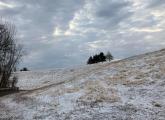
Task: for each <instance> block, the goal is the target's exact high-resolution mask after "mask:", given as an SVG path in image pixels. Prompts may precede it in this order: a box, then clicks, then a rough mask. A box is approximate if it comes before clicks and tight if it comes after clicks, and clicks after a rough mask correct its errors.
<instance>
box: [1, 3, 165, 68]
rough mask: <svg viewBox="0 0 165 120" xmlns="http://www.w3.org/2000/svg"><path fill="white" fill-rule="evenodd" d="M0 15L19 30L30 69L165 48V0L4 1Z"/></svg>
mask: <svg viewBox="0 0 165 120" xmlns="http://www.w3.org/2000/svg"><path fill="white" fill-rule="evenodd" d="M0 15H1V16H2V17H3V18H5V19H6V20H7V21H10V22H12V23H14V24H15V26H16V28H17V35H16V37H17V39H18V40H19V42H20V43H21V44H23V45H24V48H25V50H26V51H27V53H28V54H27V55H26V56H25V57H24V59H23V62H22V63H21V66H26V67H28V68H30V69H45V68H57V67H58V68H59V67H68V66H73V65H78V64H86V60H87V59H88V57H89V56H90V55H93V54H95V53H98V52H100V51H103V52H105V53H106V52H107V51H110V52H111V53H112V54H113V56H114V57H115V58H119V59H120V58H125V57H128V56H132V55H136V54H140V53H144V52H148V51H153V50H158V49H161V48H165V0H0Z"/></svg>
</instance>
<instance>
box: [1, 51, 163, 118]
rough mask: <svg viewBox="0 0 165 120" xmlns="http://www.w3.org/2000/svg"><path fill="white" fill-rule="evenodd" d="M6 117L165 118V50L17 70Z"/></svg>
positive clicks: (3, 99) (4, 111) (3, 104)
mask: <svg viewBox="0 0 165 120" xmlns="http://www.w3.org/2000/svg"><path fill="white" fill-rule="evenodd" d="M16 74H18V76H19V83H18V86H20V88H21V89H24V90H26V91H22V92H20V93H17V94H12V95H7V96H4V97H1V98H0V119H20V120H23V119H25V120H32V119H44V120H45V119H47V120H93V119H94V120H100V119H102V120H165V49H163V50H160V51H156V52H152V53H147V54H143V55H138V56H134V57H130V58H127V59H124V60H119V61H114V62H111V63H109V62H105V63H99V64H95V65H87V66H81V67H75V68H71V69H55V70H47V71H29V72H19V73H16Z"/></svg>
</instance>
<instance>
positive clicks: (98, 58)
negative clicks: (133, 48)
mask: <svg viewBox="0 0 165 120" xmlns="http://www.w3.org/2000/svg"><path fill="white" fill-rule="evenodd" d="M106 60H108V61H111V60H113V56H112V54H111V53H110V52H109V51H108V52H107V54H106V55H105V54H104V53H103V52H100V53H99V54H95V55H94V56H90V57H89V59H88V61H87V64H95V63H99V62H104V61H106Z"/></svg>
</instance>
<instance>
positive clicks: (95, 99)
mask: <svg viewBox="0 0 165 120" xmlns="http://www.w3.org/2000/svg"><path fill="white" fill-rule="evenodd" d="M84 89H85V91H86V92H85V95H83V96H81V97H80V98H79V99H78V100H77V102H78V103H80V104H82V105H85V106H88V105H90V106H91V107H92V106H94V105H96V104H98V103H101V102H108V103H114V102H118V101H120V97H119V96H118V93H117V90H116V89H114V88H106V87H105V86H103V85H102V84H101V82H100V81H87V82H86V86H85V88H84Z"/></svg>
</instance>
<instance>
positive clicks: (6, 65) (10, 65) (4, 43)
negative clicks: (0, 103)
mask: <svg viewBox="0 0 165 120" xmlns="http://www.w3.org/2000/svg"><path fill="white" fill-rule="evenodd" d="M15 33H16V32H15V27H14V26H13V25H11V24H9V23H7V22H6V23H1V24H0V88H5V87H8V86H9V78H10V76H11V74H12V72H13V71H14V69H15V68H16V66H17V65H18V63H19V61H20V59H21V57H22V55H23V52H22V46H21V45H19V44H17V41H16V39H15Z"/></svg>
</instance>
